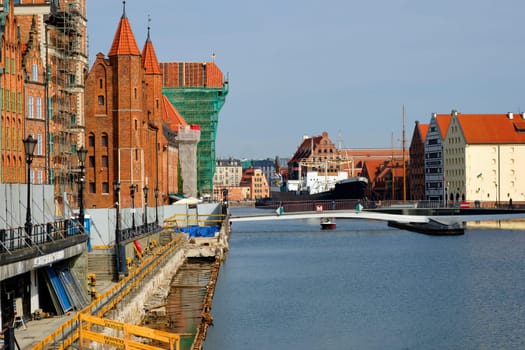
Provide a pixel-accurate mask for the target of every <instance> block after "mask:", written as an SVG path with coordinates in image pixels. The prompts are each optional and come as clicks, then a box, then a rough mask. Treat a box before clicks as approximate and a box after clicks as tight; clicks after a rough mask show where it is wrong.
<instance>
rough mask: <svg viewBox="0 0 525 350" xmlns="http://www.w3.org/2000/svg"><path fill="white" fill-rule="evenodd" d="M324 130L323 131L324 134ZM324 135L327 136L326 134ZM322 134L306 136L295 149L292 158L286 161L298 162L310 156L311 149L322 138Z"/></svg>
mask: <svg viewBox="0 0 525 350" xmlns="http://www.w3.org/2000/svg"><path fill="white" fill-rule="evenodd" d="M325 134H326V132H324V133H323V135H325ZM325 136H328V134H326V135H325ZM322 138H323V137H322V136H312V137H306V138H304V139H303V142H302V143H301V145H300V146H299V147H298V148H297V151H296V152H295V154H294V155H293V156H292V158H291V159H290V160H289V161H288V163H290V162H298V161H301V160H303V159H308V158H310V157H311V156H312V151H313V150H314V149H315V148H316V146H317V145H319V142H321V140H322Z"/></svg>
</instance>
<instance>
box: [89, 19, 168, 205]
mask: <svg viewBox="0 0 525 350" xmlns="http://www.w3.org/2000/svg"><path fill="white" fill-rule="evenodd" d="M85 91H86V93H85V96H86V97H85V101H86V111H85V112H86V129H87V142H86V148H87V149H88V157H87V161H86V177H87V179H88V184H87V186H86V189H87V191H86V196H85V198H86V206H87V207H93V206H96V207H112V206H113V205H114V203H115V201H116V200H117V198H116V197H115V192H114V190H113V183H114V182H115V181H118V182H120V198H119V199H118V201H119V204H120V206H121V207H131V196H130V186H132V185H137V191H136V192H135V196H134V205H135V206H136V207H139V206H144V204H145V198H144V194H143V190H142V189H143V188H144V187H146V186H147V187H148V189H149V192H148V206H151V207H154V206H155V205H156V203H155V199H154V198H155V197H154V190H155V188H158V190H159V200H158V205H162V204H165V203H167V202H168V195H169V194H170V193H176V192H177V166H178V153H177V150H176V148H175V147H174V143H173V141H174V137H175V134H174V133H173V132H171V133H170V131H169V130H166V125H165V123H164V122H163V119H162V118H163V115H164V112H163V103H162V76H161V74H160V68H159V66H158V62H157V61H156V56H155V52H154V50H153V46H152V44H151V41H150V39H149V36H148V41H147V42H146V45H145V47H144V50H143V52H142V53H141V52H140V51H139V50H138V47H137V44H136V42H135V38H134V35H133V32H132V30H131V26H130V25H129V22H128V19H127V18H126V17H125V16H123V17H122V18H121V19H120V23H119V26H118V29H117V32H116V34H115V38H114V40H113V45H112V47H111V49H110V52H109V54H108V58H105V57H104V55H103V54H101V53H99V54H98V55H97V57H96V60H95V62H94V64H93V66H92V68H91V70H90V72H89V74H88V77H87V79H86V90H85Z"/></svg>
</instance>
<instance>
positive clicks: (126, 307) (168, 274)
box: [109, 247, 186, 324]
mask: <svg viewBox="0 0 525 350" xmlns="http://www.w3.org/2000/svg"><path fill="white" fill-rule="evenodd" d="M185 259H186V257H185V249H184V248H183V247H181V248H180V249H178V250H177V251H176V252H175V253H174V254H173V256H172V257H171V258H170V259H169V260H167V261H166V264H164V265H163V266H162V267H161V268H160V269H159V270H158V271H156V272H155V273H154V274H153V275H152V276H149V278H147V280H146V281H144V283H143V284H142V285H141V286H140V288H136V290H134V291H133V292H132V294H131V295H129V296H128V297H126V298H125V300H124V302H122V303H119V304H118V305H117V307H116V308H115V309H114V310H112V311H111V315H109V316H110V318H111V319H113V320H116V321H120V322H125V323H131V324H140V323H141V322H142V319H143V318H144V315H145V309H144V305H146V304H148V302H149V300H151V299H152V297H153V294H154V293H157V294H158V293H159V292H160V293H163V292H165V294H166V295H168V292H169V282H170V281H171V278H172V276H173V274H174V272H176V271H177V270H178V269H179V267H180V266H181V265H182V264H183V263H184V260H185ZM166 282H167V283H166Z"/></svg>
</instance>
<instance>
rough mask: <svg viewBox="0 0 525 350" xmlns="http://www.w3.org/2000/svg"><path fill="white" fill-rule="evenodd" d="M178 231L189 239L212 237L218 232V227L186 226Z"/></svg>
mask: <svg viewBox="0 0 525 350" xmlns="http://www.w3.org/2000/svg"><path fill="white" fill-rule="evenodd" d="M179 231H180V232H184V233H187V234H188V235H189V236H190V237H214V236H215V234H216V233H217V232H219V226H188V227H181V228H179Z"/></svg>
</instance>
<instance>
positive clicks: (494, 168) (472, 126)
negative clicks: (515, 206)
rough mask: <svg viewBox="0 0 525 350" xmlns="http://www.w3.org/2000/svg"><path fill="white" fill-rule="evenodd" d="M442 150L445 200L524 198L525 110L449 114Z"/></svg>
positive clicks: (502, 200)
mask: <svg viewBox="0 0 525 350" xmlns="http://www.w3.org/2000/svg"><path fill="white" fill-rule="evenodd" d="M444 153H445V179H446V180H445V181H446V187H447V189H448V195H447V197H448V198H449V199H453V200H454V201H458V200H467V201H476V200H479V201H489V202H496V203H497V202H508V201H509V200H510V199H511V198H512V200H513V201H525V194H524V193H525V172H524V169H525V113H524V114H513V113H508V114H461V113H456V114H453V115H452V120H451V121H450V125H449V128H448V132H447V133H446V137H445V143H444Z"/></svg>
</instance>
